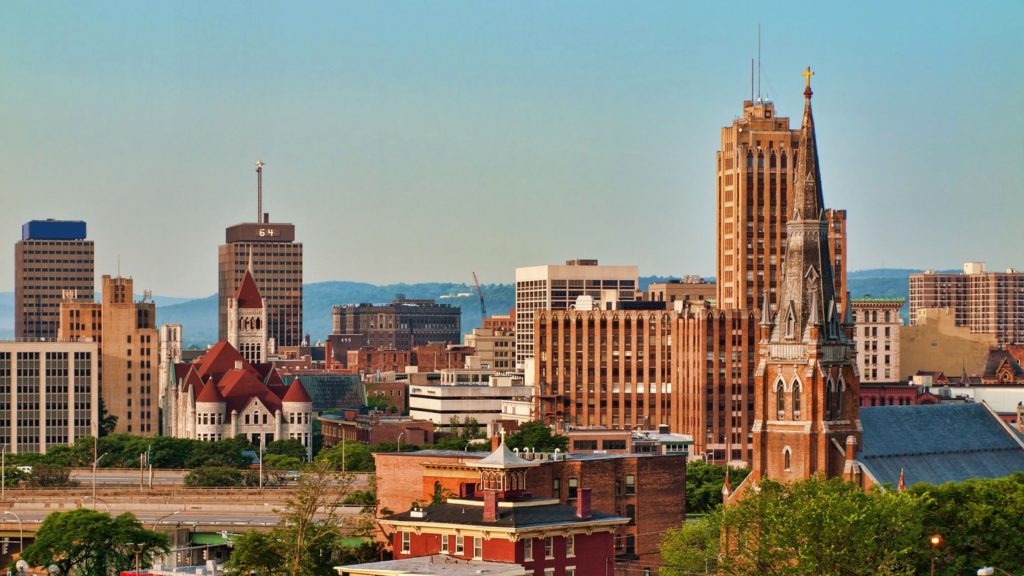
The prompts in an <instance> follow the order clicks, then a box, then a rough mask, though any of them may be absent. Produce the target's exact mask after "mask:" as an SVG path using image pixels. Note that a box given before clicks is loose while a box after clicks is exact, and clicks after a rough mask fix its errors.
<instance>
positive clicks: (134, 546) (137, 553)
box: [132, 543, 146, 574]
mask: <svg viewBox="0 0 1024 576" xmlns="http://www.w3.org/2000/svg"><path fill="white" fill-rule="evenodd" d="M145 547H146V545H145V544H134V543H133V544H132V551H134V552H135V573H136V574H138V573H139V571H140V570H141V568H140V567H139V556H141V555H142V549H143V548H145Z"/></svg>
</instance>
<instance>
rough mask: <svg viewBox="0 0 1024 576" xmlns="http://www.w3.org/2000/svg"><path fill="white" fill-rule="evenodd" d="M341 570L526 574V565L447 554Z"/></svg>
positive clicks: (425, 575)
mask: <svg viewBox="0 0 1024 576" xmlns="http://www.w3.org/2000/svg"><path fill="white" fill-rule="evenodd" d="M334 569H335V570H337V572H338V574H349V573H354V574H382V575H385V574H386V575H391V574H416V575H417V576H435V575H436V576H478V575H480V574H487V575H489V576H525V574H526V569H524V568H523V567H522V566H520V565H518V564H505V563H500V562H483V561H481V560H460V559H458V558H453V557H451V556H448V555H445V554H435V555H433V556H420V557H418V558H405V559H402V560H385V561H384V562H370V563H367V564H354V565H351V566H337V567H335V568H334Z"/></svg>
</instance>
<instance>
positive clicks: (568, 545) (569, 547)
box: [565, 534, 576, 557]
mask: <svg viewBox="0 0 1024 576" xmlns="http://www.w3.org/2000/svg"><path fill="white" fill-rule="evenodd" d="M565 555H566V556H568V557H572V556H575V555H576V535H575V534H569V535H568V536H566V537H565Z"/></svg>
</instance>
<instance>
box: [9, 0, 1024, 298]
mask: <svg viewBox="0 0 1024 576" xmlns="http://www.w3.org/2000/svg"><path fill="white" fill-rule="evenodd" d="M946 4H952V3H945V2H920V3H904V2H892V1H888V2H881V3H870V2H842V3H839V2H809V3H799V4H798V3H791V2H752V3H744V2H735V1H734V2H682V1H672V2H614V3H613V2H595V1H585V2H583V1H581V2H553V1H550V0H544V1H537V2H531V1H523V0H516V1H509V2H485V1H473V2H428V1H423V0H415V1H408V2H384V1H377V0H375V1H372V2H371V1H366V2H359V3H349V2H345V3H342V2H324V3H302V4H297V3H284V2H280V3H277V2H253V1H245V2H199V1H189V2H185V1H178V2H137V1H132V2H123V3H120V2H96V3H80V2H36V1H30V2H6V3H4V16H3V18H0V74H2V79H3V81H2V89H0V194H2V199H3V202H2V210H0V231H2V234H0V239H3V240H0V244H5V245H6V246H7V247H6V248H2V247H0V277H3V278H5V279H6V280H5V281H4V282H3V283H0V291H6V290H12V289H13V265H12V257H13V244H14V242H15V241H16V240H17V239H18V238H19V234H20V225H21V223H23V222H24V221H26V220H29V219H33V218H44V217H57V218H76V219H77V218H81V219H85V220H87V221H88V223H89V233H90V236H91V237H92V238H93V239H94V240H95V241H96V244H97V274H103V273H112V272H115V270H116V265H117V256H118V255H119V254H120V256H121V270H122V272H123V273H125V274H128V275H132V276H134V277H135V279H136V283H137V287H139V288H140V289H141V288H151V289H153V290H154V291H155V292H156V293H158V294H168V295H180V296H203V295H208V294H210V293H212V292H214V291H215V290H216V281H217V280H216V260H217V245H218V244H220V243H221V242H223V240H224V228H225V226H227V225H230V224H234V223H237V222H240V221H243V220H245V221H249V220H252V219H253V217H254V214H255V212H256V206H255V204H256V199H255V187H256V179H255V173H254V168H253V164H254V162H255V160H256V159H258V158H261V159H263V160H264V161H265V162H266V163H267V167H266V169H265V176H264V191H265V207H266V209H267V210H269V211H270V212H271V216H272V218H273V219H275V220H284V221H289V222H293V223H295V224H296V226H297V231H298V237H299V239H300V240H301V241H302V242H303V243H304V244H305V250H306V264H305V274H306V280H307V281H309V282H315V281H321V280H329V279H346V280H360V281H370V282H394V281H400V280H406V281H426V280H445V281H448V280H451V281H471V279H472V277H471V272H472V271H473V270H476V271H477V273H478V274H479V275H480V278H481V280H482V281H484V282H507V281H510V280H511V279H512V276H513V270H514V268H515V267H516V266H521V265H532V264H542V263H553V262H559V261H561V260H564V259H566V258H573V257H589V258H599V259H601V260H602V261H603V262H606V263H616V264H619V263H621V264H626V263H630V264H638V265H640V268H641V273H642V274H677V275H680V274H688V273H699V274H705V275H710V274H713V273H714V268H715V225H714V219H715V189H714V179H713V178H714V173H713V166H714V153H715V150H716V149H717V147H718V140H719V129H720V127H721V126H724V125H726V124H728V123H730V122H731V121H732V119H733V117H734V116H736V115H737V114H739V113H740V111H741V102H742V100H743V99H744V98H745V97H749V92H750V86H749V66H750V58H751V56H752V55H754V53H755V52H756V46H757V27H758V24H759V23H760V24H761V26H762V30H763V59H762V62H763V68H764V75H763V76H762V89H763V90H764V91H766V92H767V93H768V95H769V96H770V97H771V98H772V99H774V100H775V101H776V104H777V106H778V110H779V113H780V114H783V115H788V116H790V117H792V118H794V122H795V121H797V120H798V119H799V117H800V113H801V106H802V96H801V92H802V89H803V78H802V77H801V76H800V71H801V70H802V69H803V68H804V66H807V65H810V66H812V67H813V68H814V69H815V70H816V73H817V75H816V76H815V78H814V91H815V116H816V120H817V126H818V134H819V147H820V153H821V161H822V172H823V178H824V191H825V198H826V203H827V204H828V205H829V206H830V207H835V208H846V209H847V210H849V236H850V241H849V264H850V267H851V268H852V269H862V268H869V267H877V266H888V267H895V266H901V267H953V266H958V265H959V263H960V262H961V261H963V260H968V259H979V260H986V261H988V262H989V265H990V266H991V267H1004V266H1009V265H1017V266H1024V254H1022V253H1021V248H1022V244H1024V242H1022V241H1024V232H1022V228H1021V214H1022V212H1024V105H1022V102H1024V101H1022V94H1024V51H1022V49H1021V45H1022V42H1024V2H1019V1H1007V2H970V3H968V2H961V3H957V4H959V6H958V7H946Z"/></svg>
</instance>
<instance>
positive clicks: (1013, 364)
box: [981, 349, 1024, 380]
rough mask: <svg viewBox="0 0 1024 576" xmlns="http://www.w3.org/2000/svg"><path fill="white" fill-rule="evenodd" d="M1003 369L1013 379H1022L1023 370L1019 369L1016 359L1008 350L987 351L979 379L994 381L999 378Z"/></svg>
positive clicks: (1023, 375)
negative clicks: (1011, 375)
mask: <svg viewBox="0 0 1024 576" xmlns="http://www.w3.org/2000/svg"><path fill="white" fill-rule="evenodd" d="M1004 367H1005V368H1007V369H1009V370H1010V372H1011V373H1012V374H1013V377H1014V378H1015V379H1016V378H1022V377H1024V370H1022V369H1021V366H1020V364H1019V363H1018V362H1017V359H1016V358H1014V357H1013V355H1012V354H1010V352H1009V351H1008V350H1002V349H996V350H989V351H988V354H986V355H985V364H984V365H983V367H982V371H981V377H982V378H985V379H992V380H995V379H996V378H998V377H999V371H1000V370H1002V369H1003V368H1004Z"/></svg>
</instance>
